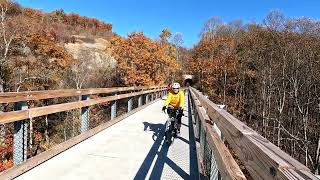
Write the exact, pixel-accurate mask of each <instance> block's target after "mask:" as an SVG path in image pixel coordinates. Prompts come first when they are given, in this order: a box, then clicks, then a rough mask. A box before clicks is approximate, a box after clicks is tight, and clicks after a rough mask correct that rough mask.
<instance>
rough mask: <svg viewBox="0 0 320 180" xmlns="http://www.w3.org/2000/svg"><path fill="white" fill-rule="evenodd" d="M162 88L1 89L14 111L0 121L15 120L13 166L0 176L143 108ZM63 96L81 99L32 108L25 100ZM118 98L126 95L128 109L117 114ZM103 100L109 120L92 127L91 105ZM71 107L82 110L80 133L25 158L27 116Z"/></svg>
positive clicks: (39, 160)
mask: <svg viewBox="0 0 320 180" xmlns="http://www.w3.org/2000/svg"><path fill="white" fill-rule="evenodd" d="M165 89H166V88H165V87H157V86H152V87H115V88H97V89H67V90H50V91H31V92H10V93H1V94H0V103H15V111H10V112H2V113H0V124H7V123H13V124H14V130H13V136H14V138H13V145H14V147H13V161H14V168H11V169H9V170H7V171H5V172H3V173H1V174H0V179H11V178H14V177H17V176H19V175H20V174H22V173H24V172H26V171H28V170H29V169H31V168H33V167H35V166H37V165H39V164H41V163H42V162H44V161H46V160H48V159H50V158H52V157H53V156H55V155H57V154H59V153H61V152H63V151H65V150H66V149H68V148H70V147H72V146H74V145H76V144H78V143H80V142H81V141H83V140H85V139H87V138H89V137H91V136H93V135H95V134H97V133H98V132H100V131H102V130H104V129H105V128H107V127H110V126H111V125H113V124H115V123H117V122H119V121H121V120H122V119H124V118H126V117H128V116H129V115H131V114H133V113H135V112H137V111H139V110H140V109H142V108H144V107H145V106H147V105H148V104H150V103H152V102H153V101H154V100H156V99H158V98H160V97H162V96H164V95H165V94H166V91H165ZM90 95H103V97H95V98H94V99H90ZM137 96H138V97H139V98H138V108H136V109H133V98H134V97H137ZM62 97H78V98H77V99H79V98H80V97H81V100H77V101H75V102H67V103H61V104H54V105H48V106H43V107H33V108H29V107H28V105H27V101H35V100H43V99H52V98H62ZM143 97H144V98H145V101H144V102H145V104H144V105H143V100H142V98H143ZM121 99H128V102H127V103H128V112H127V113H126V114H124V115H122V116H119V117H117V100H121ZM106 102H111V112H110V116H111V120H110V121H108V122H106V123H104V124H101V125H99V126H97V127H95V128H93V129H89V123H90V116H89V111H90V110H89V108H90V106H93V105H96V104H101V103H106ZM73 109H81V114H80V117H79V118H80V123H81V134H80V135H78V136H76V137H73V138H71V139H69V140H67V141H65V142H63V143H60V144H58V145H56V146H55V147H53V148H51V149H49V150H47V151H45V152H43V153H41V154H40V155H37V156H35V157H32V158H30V159H28V160H27V149H28V148H27V144H28V143H27V142H28V134H27V131H28V128H27V127H28V120H32V119H33V118H35V117H39V116H45V115H49V114H53V113H59V112H65V111H69V110H73Z"/></svg>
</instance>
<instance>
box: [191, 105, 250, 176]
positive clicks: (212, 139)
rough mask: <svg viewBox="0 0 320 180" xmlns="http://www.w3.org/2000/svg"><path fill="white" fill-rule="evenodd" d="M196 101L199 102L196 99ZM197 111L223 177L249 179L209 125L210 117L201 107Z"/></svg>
mask: <svg viewBox="0 0 320 180" xmlns="http://www.w3.org/2000/svg"><path fill="white" fill-rule="evenodd" d="M196 101H198V100H197V99H196ZM196 109H197V112H198V114H199V118H200V121H201V123H202V125H203V126H204V127H205V132H206V134H207V136H206V137H207V141H208V143H209V145H210V149H211V150H212V152H213V154H214V156H215V158H216V159H215V160H216V162H217V165H218V169H219V173H220V174H221V177H223V179H226V180H231V179H247V178H246V177H245V176H244V174H243V172H242V171H241V169H240V167H239V165H238V164H237V163H236V161H235V160H234V158H233V157H232V155H231V153H230V152H229V149H228V148H227V147H226V146H225V145H224V143H223V142H222V140H221V139H220V137H219V135H218V134H217V133H216V132H215V130H214V129H213V127H212V125H211V124H208V123H207V122H208V121H210V118H209V117H208V115H207V113H206V111H205V109H204V108H203V107H201V106H197V107H196Z"/></svg>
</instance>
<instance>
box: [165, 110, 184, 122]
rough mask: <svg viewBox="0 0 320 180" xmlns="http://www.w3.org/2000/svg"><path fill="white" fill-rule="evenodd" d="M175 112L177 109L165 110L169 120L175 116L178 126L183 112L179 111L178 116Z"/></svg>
mask: <svg viewBox="0 0 320 180" xmlns="http://www.w3.org/2000/svg"><path fill="white" fill-rule="evenodd" d="M177 111H178V109H173V108H168V109H167V113H168V115H169V118H172V117H174V116H175V115H177V121H178V124H181V118H182V115H183V112H182V111H181V112H178V114H176V112H177Z"/></svg>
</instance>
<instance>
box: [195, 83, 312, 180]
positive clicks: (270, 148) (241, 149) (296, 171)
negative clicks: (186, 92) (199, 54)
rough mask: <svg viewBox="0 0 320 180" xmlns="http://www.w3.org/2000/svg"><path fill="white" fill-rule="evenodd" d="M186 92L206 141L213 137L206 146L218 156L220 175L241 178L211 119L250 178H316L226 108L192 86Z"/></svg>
mask: <svg viewBox="0 0 320 180" xmlns="http://www.w3.org/2000/svg"><path fill="white" fill-rule="evenodd" d="M190 92H191V93H190V94H191V97H192V99H193V106H195V107H196V108H195V110H196V111H197V113H196V114H199V115H198V116H199V118H200V119H201V123H202V124H203V125H205V127H206V135H207V136H206V141H208V142H210V141H211V142H212V141H213V142H212V143H211V145H210V147H211V148H212V151H213V153H214V155H215V157H217V159H218V163H217V164H218V169H219V171H220V174H221V176H223V179H243V176H242V175H241V174H240V173H238V171H239V169H238V168H237V167H236V165H235V164H234V161H233V160H232V158H230V154H229V153H228V152H226V149H225V147H223V146H222V145H221V142H219V141H218V140H217V139H216V135H215V133H214V130H213V125H210V123H208V122H211V121H212V122H213V123H214V124H215V125H216V126H217V127H218V128H219V129H220V130H221V132H222V134H223V136H224V137H225V140H226V141H227V142H228V144H229V145H230V147H231V148H232V149H233V151H234V152H235V153H236V154H237V156H238V158H239V159H240V160H241V162H242V163H243V164H244V166H245V167H246V169H247V170H248V171H249V173H250V175H251V177H252V178H253V179H314V180H315V179H317V177H316V176H315V175H314V174H312V173H311V172H310V170H309V169H308V168H307V167H306V166H304V165H303V164H301V163H300V162H299V161H297V160H295V159H294V158H292V157H291V156H289V155H288V154H286V153H285V152H284V151H282V150H281V149H280V148H278V147H277V146H275V145H274V144H272V143H271V142H269V141H268V140H267V139H266V138H264V137H262V136H261V135H259V134H258V133H257V132H255V131H254V130H253V129H251V128H249V127H248V126H246V125H245V124H244V123H242V122H241V121H240V120H238V119H237V118H235V117H234V116H232V115H231V114H229V113H228V112H227V111H225V110H223V109H220V108H219V107H218V106H217V105H216V104H214V103H213V102H211V101H210V100H209V99H208V98H206V97H205V96H204V95H203V94H202V93H201V92H199V91H198V90H196V89H194V88H190ZM201 109H202V110H201ZM204 111H205V112H204ZM204 114H206V115H207V117H206V115H204ZM206 120H207V122H205V121H206ZM223 158H225V159H224V160H223ZM219 161H221V162H219ZM228 166H233V167H234V168H235V171H236V174H235V172H232V170H230V169H228Z"/></svg>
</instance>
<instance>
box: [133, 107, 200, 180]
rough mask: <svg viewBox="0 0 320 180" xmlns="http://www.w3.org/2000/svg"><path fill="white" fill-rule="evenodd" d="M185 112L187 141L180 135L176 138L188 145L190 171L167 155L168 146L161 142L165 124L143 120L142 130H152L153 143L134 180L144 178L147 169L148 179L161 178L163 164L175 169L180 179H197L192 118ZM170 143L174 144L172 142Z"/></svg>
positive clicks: (155, 179) (156, 179)
mask: <svg viewBox="0 0 320 180" xmlns="http://www.w3.org/2000/svg"><path fill="white" fill-rule="evenodd" d="M187 108H188V107H187ZM186 113H188V124H189V125H186V124H183V125H184V126H186V127H188V130H189V141H188V140H186V139H185V138H183V137H180V136H179V137H177V138H176V140H177V139H180V140H181V141H182V142H184V143H186V144H188V146H189V152H190V154H189V164H190V167H189V168H190V172H185V171H184V170H183V169H182V168H181V167H179V166H178V165H177V164H176V163H175V162H174V161H172V160H171V159H170V158H169V157H168V151H169V148H170V147H168V146H167V145H166V144H165V143H164V142H163V140H164V129H165V125H164V124H152V123H148V122H143V124H144V131H146V130H149V131H153V135H152V139H153V140H154V144H153V145H152V147H151V149H150V151H149V152H148V154H147V156H146V158H145V159H144V161H143V163H142V165H141V166H140V168H139V170H138V172H137V174H136V175H135V177H134V180H142V179H146V178H147V175H148V172H149V171H151V173H150V177H149V179H152V180H158V179H161V176H162V174H163V170H164V166H165V164H167V165H168V166H169V167H171V169H172V170H173V171H175V172H176V173H177V174H178V175H179V176H180V177H181V179H190V180H197V179H199V171H198V162H197V155H196V142H195V137H194V131H193V124H192V119H191V118H190V117H192V116H190V115H191V114H190V111H187V112H186ZM172 145H174V142H173V144H172ZM172 145H171V146H172ZM160 147H161V148H160ZM159 148H160V150H159ZM158 150H159V151H158ZM155 158H157V159H156V161H155V163H154V166H153V168H152V164H153V161H154V159H155ZM151 168H152V169H151Z"/></svg>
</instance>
